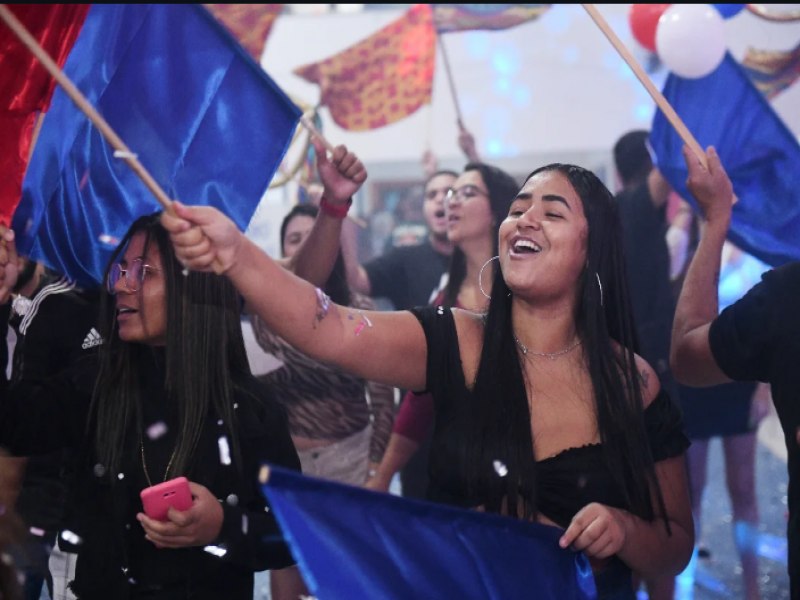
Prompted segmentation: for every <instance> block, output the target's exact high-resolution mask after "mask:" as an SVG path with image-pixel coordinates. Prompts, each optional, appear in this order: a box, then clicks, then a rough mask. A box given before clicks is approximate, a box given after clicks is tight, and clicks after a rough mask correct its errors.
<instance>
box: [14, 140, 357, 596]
mask: <svg viewBox="0 0 800 600" xmlns="http://www.w3.org/2000/svg"><path fill="white" fill-rule="evenodd" d="M320 174H321V176H322V179H323V182H324V183H325V193H326V198H327V201H328V202H329V203H330V204H331V205H344V204H345V203H346V202H347V201H348V200H349V198H350V197H351V196H352V194H353V193H354V192H355V191H356V190H357V189H358V187H360V184H361V183H362V182H363V181H364V179H365V178H366V172H365V171H364V169H363V165H361V163H360V161H358V159H357V158H355V156H354V155H352V154H351V153H348V152H346V149H344V150H343V149H342V147H339V148H337V149H336V152H334V154H333V156H332V157H331V159H330V160H326V159H325V158H322V159H320ZM339 223H340V219H336V218H335V217H322V218H321V219H320V222H319V224H318V225H319V227H320V231H322V232H323V234H324V232H325V231H326V228H327V230H328V231H329V232H334V231H335V233H336V236H335V237H333V238H332V239H333V240H334V241H336V240H337V238H338V227H339ZM312 235H314V234H312ZM13 239H14V238H13V232H11V231H9V230H7V229H6V228H5V227H4V226H3V225H0V240H2V243H0V304H2V303H3V302H5V301H6V300H7V299H8V296H9V290H10V289H11V288H12V287H13V285H14V283H15V280H16V275H17V273H16V268H15V265H16V256H15V248H14V242H13ZM311 247H314V248H315V250H317V251H318V250H319V248H320V247H321V246H320V245H316V246H314V245H312V246H311ZM331 254H334V252H331ZM297 260H304V258H303V257H302V256H301V257H298V259H297ZM315 260H316V261H318V262H320V258H319V257H318V256H317V257H315ZM321 262H322V263H323V264H324V260H322V261H321ZM296 264H297V261H295V265H296ZM331 264H332V261H331ZM287 266H290V267H291V266H292V265H291V264H290V265H287ZM324 276H325V277H327V273H325V274H324ZM105 279H106V288H107V291H108V294H106V295H104V298H103V301H104V310H103V311H102V317H101V319H100V320H99V324H98V329H99V330H100V334H101V335H102V339H103V343H102V344H101V345H100V346H98V351H97V354H96V355H92V356H90V357H87V358H88V359H89V360H86V361H84V363H83V364H80V365H78V367H77V368H75V369H71V370H69V371H65V372H63V373H61V374H59V375H56V376H54V377H53V378H52V379H51V380H50V381H48V382H47V384H45V385H37V386H32V385H30V386H27V387H25V386H16V387H15V388H12V389H9V390H1V391H3V395H2V398H0V400H1V401H0V445H2V446H6V447H7V448H9V450H10V451H11V452H12V453H13V454H16V455H28V454H33V453H39V452H48V451H52V450H54V449H56V448H59V447H63V446H67V445H71V446H75V447H77V448H78V449H79V452H80V453H81V458H82V461H81V463H80V464H81V470H80V471H79V472H78V474H77V477H76V483H75V486H74V489H73V490H72V491H73V496H74V497H73V498H72V502H71V503H70V508H71V515H70V517H71V518H69V519H68V521H67V522H68V523H69V530H68V531H62V532H61V535H60V537H59V545H60V546H61V548H62V549H65V550H68V551H73V552H76V553H77V554H78V559H77V566H76V570H75V577H74V580H73V581H72V583H71V585H70V588H71V590H72V592H73V593H74V594H75V595H76V597H77V598H79V599H80V600H86V599H88V600H95V599H97V600H100V599H102V600H108V599H110V598H114V599H115V600H117V599H144V598H147V599H150V600H179V599H180V600H184V599H186V600H188V599H189V598H191V599H199V600H212V599H214V600H218V599H220V598H225V599H228V600H252V597H253V579H254V578H253V573H254V572H255V571H263V570H267V569H277V570H279V571H278V573H280V574H281V575H283V574H284V573H286V574H287V575H289V574H292V575H293V577H292V578H285V579H284V578H283V577H281V578H280V579H281V580H282V581H284V582H287V583H286V584H285V585H287V586H289V587H290V586H295V585H296V587H293V588H292V590H291V591H292V592H293V593H292V596H291V597H294V598H296V597H297V591H298V590H302V582H300V581H299V578H297V577H296V571H294V570H293V569H288V568H289V567H292V565H294V559H293V557H292V556H291V554H290V552H289V550H288V547H287V546H286V544H285V542H284V540H283V537H282V535H281V532H280V529H279V528H278V525H277V523H276V521H275V518H274V517H273V515H272V512H271V511H270V510H269V507H268V506H267V504H266V500H265V498H264V496H263V494H262V492H261V488H260V484H259V480H258V473H259V470H260V469H261V467H262V465H263V464H265V463H269V464H274V465H279V466H282V467H285V468H291V469H296V470H299V469H300V463H299V460H298V457H297V452H296V451H295V448H294V445H293V444H292V439H291V437H290V435H289V427H288V422H287V417H286V414H285V411H284V410H283V409H282V407H281V406H280V405H279V404H278V403H277V402H276V401H275V400H274V399H273V397H272V394H271V392H270V390H269V388H267V387H265V386H264V385H263V384H262V383H260V382H259V381H258V380H257V379H256V378H255V377H253V375H252V374H251V372H250V368H249V364H248V360H247V356H246V354H245V346H244V341H243V338H242V330H241V322H240V314H241V303H240V298H239V296H238V294H237V293H236V290H235V289H234V287H233V286H232V284H231V283H230V282H229V281H228V280H227V278H225V277H222V276H218V275H215V274H213V273H211V274H208V273H199V272H188V271H186V270H184V268H183V266H182V265H181V264H180V263H179V262H178V260H177V259H176V257H175V253H174V250H173V247H172V244H171V243H170V240H169V235H168V234H167V232H166V231H165V229H164V228H163V226H162V225H161V223H160V213H155V214H152V215H149V216H144V217H140V218H139V219H137V220H136V221H135V222H134V223H133V225H131V227H130V228H129V230H128V232H127V234H126V235H125V236H124V238H123V239H122V241H121V243H120V244H119V246H118V248H117V249H116V251H115V252H114V253H113V255H112V257H111V261H110V263H109V265H108V267H107V269H106V277H105ZM165 482H166V484H165ZM187 486H188V495H189V500H190V501H189V502H188V503H187V490H186V487H187ZM143 490H144V492H143ZM181 497H182V498H183V500H182V503H180V499H181ZM143 498H144V499H146V500H147V505H146V506H147V510H146V511H145V510H144V508H143V504H142V499H143ZM151 501H154V502H153V504H152V505H151ZM187 504H188V505H187ZM176 506H177V507H178V508H180V509H183V510H179V509H178V508H176ZM146 512H150V514H151V516H148V514H146ZM278 573H274V575H277V574H278ZM289 587H287V588H285V589H286V590H287V594H286V596H285V597H287V598H288V597H290V596H289V593H288V590H289Z"/></svg>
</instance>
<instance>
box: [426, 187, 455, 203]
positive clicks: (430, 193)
mask: <svg viewBox="0 0 800 600" xmlns="http://www.w3.org/2000/svg"><path fill="white" fill-rule="evenodd" d="M449 191H450V188H433V189H430V190H427V191H426V192H425V196H424V197H425V200H436V198H438V197H439V194H442V195H443V196H445V197H447V193H448V192H449Z"/></svg>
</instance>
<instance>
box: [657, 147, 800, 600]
mask: <svg viewBox="0 0 800 600" xmlns="http://www.w3.org/2000/svg"><path fill="white" fill-rule="evenodd" d="M684 157H685V158H686V163H687V165H688V167H689V178H688V186H689V189H690V190H691V192H692V194H693V195H694V196H695V198H696V199H697V202H698V204H699V205H700V208H701V209H702V211H703V216H704V217H705V226H704V228H703V230H702V235H701V238H700V242H699V244H698V246H697V250H696V251H695V253H694V256H693V257H692V262H691V263H690V265H689V270H688V272H687V274H686V278H685V279H684V283H683V288H682V289H681V293H680V296H679V298H678V305H677V308H676V311H675V324H674V327H673V333H672V351H671V357H670V359H671V364H672V368H673V371H674V373H675V377H676V379H677V380H678V381H680V382H681V383H683V384H685V385H691V386H696V387H705V386H710V385H716V384H719V383H726V382H729V381H763V382H766V383H769V384H770V386H771V391H772V398H773V401H774V403H775V409H776V410H777V413H778V418H779V419H780V422H781V427H782V428H783V431H784V438H785V442H786V449H787V451H788V472H789V500H788V508H789V525H788V539H789V543H788V551H789V560H788V567H789V581H790V586H791V590H790V597H791V598H793V599H797V598H800V478H798V469H799V468H800V402H798V397H800V369H798V364H800V313H799V312H798V310H797V306H798V300H800V261H794V262H791V263H787V264H785V265H783V266H781V267H778V268H775V269H773V270H771V271H768V272H767V273H765V274H764V275H763V277H762V281H761V282H760V283H758V284H756V285H755V286H754V287H753V288H751V289H750V291H749V292H747V294H745V295H744V296H743V297H742V298H741V299H740V300H738V301H737V302H735V303H733V304H732V305H730V306H729V307H728V308H726V309H725V310H723V311H722V312H721V313H720V314H719V315H718V314H717V310H718V298H717V285H718V281H719V274H720V264H721V255H722V246H723V243H724V242H725V238H726V236H727V232H728V227H729V226H730V222H731V211H732V205H733V199H734V195H733V189H732V185H731V182H730V179H728V176H727V174H726V173H725V170H724V168H723V167H722V165H721V164H720V161H719V156H718V155H717V153H716V151H715V150H714V149H713V148H709V149H708V150H707V152H706V160H707V163H708V166H707V168H706V167H704V166H703V165H701V164H700V162H699V160H698V159H697V158H695V157H694V156H693V155H692V154H691V152H690V151H689V150H688V149H686V148H684Z"/></svg>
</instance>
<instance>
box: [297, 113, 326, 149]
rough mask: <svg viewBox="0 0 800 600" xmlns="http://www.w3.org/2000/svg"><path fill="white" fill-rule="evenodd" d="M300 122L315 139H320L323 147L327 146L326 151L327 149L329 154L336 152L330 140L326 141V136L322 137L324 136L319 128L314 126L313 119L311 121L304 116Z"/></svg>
mask: <svg viewBox="0 0 800 600" xmlns="http://www.w3.org/2000/svg"><path fill="white" fill-rule="evenodd" d="M300 122H301V123H302V124H303V127H305V128H306V129H308V132H309V133H310V134H311V135H313V136H314V137H315V138H317V139H318V140H319V141H320V142H322V145H323V146H325V149H326V150H327V151H328V152H330V153H333V151H334V147H333V144H331V143H330V142H329V141H328V140H326V139H325V136H324V135H322V134H321V133H320V131H319V129H317V128H316V127H315V126H314V123H312V122H311V119H309V118H308V117H307V116H306V115H303V116H302V117H300Z"/></svg>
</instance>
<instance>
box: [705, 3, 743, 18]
mask: <svg viewBox="0 0 800 600" xmlns="http://www.w3.org/2000/svg"><path fill="white" fill-rule="evenodd" d="M711 6H713V7H714V8H716V9H717V11H718V12H719V14H721V15H722V18H723V19H730V18H731V17H735V16H736V15H738V14H739V13H740V12H742V10H744V7H745V6H747V5H746V4H712V5H711Z"/></svg>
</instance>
